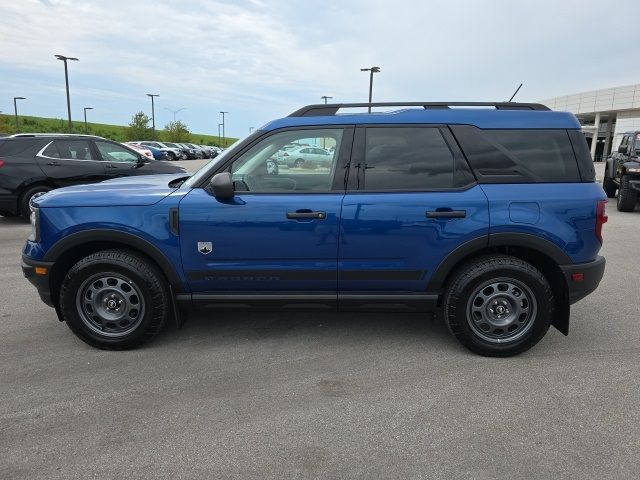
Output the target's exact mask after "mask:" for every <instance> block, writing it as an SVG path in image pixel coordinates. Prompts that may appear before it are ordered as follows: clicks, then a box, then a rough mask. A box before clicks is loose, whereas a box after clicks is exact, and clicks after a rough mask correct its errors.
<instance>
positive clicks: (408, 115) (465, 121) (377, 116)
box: [261, 107, 580, 131]
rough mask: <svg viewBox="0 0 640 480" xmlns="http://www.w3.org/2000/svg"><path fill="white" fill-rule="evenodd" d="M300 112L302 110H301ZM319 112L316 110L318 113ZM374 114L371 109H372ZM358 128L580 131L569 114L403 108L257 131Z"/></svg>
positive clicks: (288, 120)
mask: <svg viewBox="0 0 640 480" xmlns="http://www.w3.org/2000/svg"><path fill="white" fill-rule="evenodd" d="M301 110H302V109H301ZM318 110H319V111H320V109H318ZM374 110H375V107H374ZM359 124H372V125H375V124H453V125H474V126H476V127H478V128H486V129H491V128H502V129H508V128H532V129H534V128H536V129H542V128H546V129H554V128H558V129H580V122H579V121H578V119H577V118H576V117H575V116H574V115H573V114H572V113H569V112H554V111H551V110H529V109H513V110H508V109H496V108H433V109H431V108H405V109H400V110H394V111H386V112H380V111H378V112H376V111H373V112H372V113H345V114H341V113H336V114H334V115H318V116H313V115H308V116H307V115H305V116H289V117H284V118H280V119H277V120H273V121H271V122H269V123H267V124H266V125H264V126H263V127H262V128H261V130H267V131H269V130H275V129H278V128H286V127H298V126H324V125H359Z"/></svg>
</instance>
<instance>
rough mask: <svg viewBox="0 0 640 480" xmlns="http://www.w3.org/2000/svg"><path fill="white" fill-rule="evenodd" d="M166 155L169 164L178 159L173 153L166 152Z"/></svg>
mask: <svg viewBox="0 0 640 480" xmlns="http://www.w3.org/2000/svg"><path fill="white" fill-rule="evenodd" d="M167 155H168V157H169V161H170V162H175V161H176V160H177V159H178V158H177V157H176V154H175V153H173V152H167Z"/></svg>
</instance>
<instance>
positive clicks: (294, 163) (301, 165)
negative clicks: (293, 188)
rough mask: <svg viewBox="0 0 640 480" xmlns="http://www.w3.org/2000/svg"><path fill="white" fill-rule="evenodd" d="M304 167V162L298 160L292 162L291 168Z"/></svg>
mask: <svg viewBox="0 0 640 480" xmlns="http://www.w3.org/2000/svg"><path fill="white" fill-rule="evenodd" d="M303 166H304V160H303V159H301V158H298V159H297V160H296V161H295V162H293V168H302V167H303Z"/></svg>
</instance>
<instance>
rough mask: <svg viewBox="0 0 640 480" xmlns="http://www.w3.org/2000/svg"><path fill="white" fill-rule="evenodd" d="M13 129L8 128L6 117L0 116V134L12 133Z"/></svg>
mask: <svg viewBox="0 0 640 480" xmlns="http://www.w3.org/2000/svg"><path fill="white" fill-rule="evenodd" d="M14 130H15V129H14V128H13V127H11V126H9V121H8V117H7V116H5V115H0V133H13V131H14Z"/></svg>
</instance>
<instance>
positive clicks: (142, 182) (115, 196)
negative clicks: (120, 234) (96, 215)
mask: <svg viewBox="0 0 640 480" xmlns="http://www.w3.org/2000/svg"><path fill="white" fill-rule="evenodd" d="M185 176H186V175H184V174H181V175H139V176H134V177H122V178H114V179H111V180H105V181H104V182H100V183H92V184H88V185H75V186H73V187H65V188H58V189H56V190H52V191H50V192H49V193H46V194H45V195H42V196H40V197H38V198H36V199H34V200H33V203H34V205H35V206H36V207H44V208H49V207H120V206H127V205H128V206H144V205H153V204H154V203H158V202H159V201H160V200H162V199H163V198H165V197H166V196H167V195H169V194H170V193H171V192H173V191H175V190H176V188H175V187H173V188H172V187H170V186H169V184H170V183H171V182H172V181H173V180H176V179H178V178H184V177H185Z"/></svg>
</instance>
